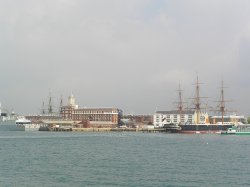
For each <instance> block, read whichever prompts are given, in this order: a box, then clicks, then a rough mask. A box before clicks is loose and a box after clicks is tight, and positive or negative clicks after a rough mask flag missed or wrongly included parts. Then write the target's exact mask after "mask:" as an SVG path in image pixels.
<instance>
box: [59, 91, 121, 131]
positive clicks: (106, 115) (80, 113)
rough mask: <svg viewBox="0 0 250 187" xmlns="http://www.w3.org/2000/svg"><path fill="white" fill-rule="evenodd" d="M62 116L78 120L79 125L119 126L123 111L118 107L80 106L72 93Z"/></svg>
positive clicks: (62, 111)
mask: <svg viewBox="0 0 250 187" xmlns="http://www.w3.org/2000/svg"><path fill="white" fill-rule="evenodd" d="M61 116H62V118H63V119H67V120H73V121H77V122H78V127H100V128H114V127H117V126H118V124H119V122H120V119H121V116H122V111H121V110H120V109H118V108H115V107H111V108H99V107H96V108H80V107H78V105H76V103H75V98H74V96H73V94H71V95H70V96H69V98H68V104H67V105H66V106H62V107H61Z"/></svg>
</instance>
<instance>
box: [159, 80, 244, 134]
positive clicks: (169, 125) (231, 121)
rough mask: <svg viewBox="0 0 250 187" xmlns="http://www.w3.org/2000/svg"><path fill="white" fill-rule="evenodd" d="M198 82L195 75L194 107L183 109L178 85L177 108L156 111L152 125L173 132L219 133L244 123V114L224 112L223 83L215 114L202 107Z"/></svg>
mask: <svg viewBox="0 0 250 187" xmlns="http://www.w3.org/2000/svg"><path fill="white" fill-rule="evenodd" d="M200 84H201V83H200V82H199V79H198V77H197V80H196V83H195V97H194V98H193V101H194V102H193V104H194V108H192V109H184V102H183V101H182V90H181V88H180V85H179V90H177V91H178V93H179V101H178V102H177V105H178V107H177V110H171V111H157V112H156V114H155V115H154V125H155V126H156V127H163V128H166V131H170V132H173V133H191V134H194V133H220V132H221V131H226V130H227V129H228V128H232V127H233V126H237V125H242V124H243V123H245V118H244V116H239V115H236V114H230V115H228V114H226V112H227V110H225V103H226V102H227V101H226V100H225V99H224V85H223V81H222V83H221V91H220V100H219V101H218V102H219V105H218V109H217V110H212V111H214V112H215V111H216V114H217V115H209V114H208V112H207V108H203V107H202V105H201V100H202V98H204V97H201V96H200Z"/></svg>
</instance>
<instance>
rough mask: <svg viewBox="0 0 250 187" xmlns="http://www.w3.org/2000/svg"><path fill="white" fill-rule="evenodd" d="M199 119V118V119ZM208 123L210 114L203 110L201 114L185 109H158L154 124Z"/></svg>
mask: <svg viewBox="0 0 250 187" xmlns="http://www.w3.org/2000/svg"><path fill="white" fill-rule="evenodd" d="M197 119H199V120H197ZM171 123H173V124H179V123H182V124H184V123H185V124H188V123H189V124H192V123H194V124H196V123H200V124H208V123H209V116H208V114H207V113H206V112H201V113H199V115H198V114H197V113H196V112H195V111H192V110H185V111H182V113H181V114H180V112H179V111H178V110H171V111H156V113H155V114H154V126H155V127H163V126H164V125H165V124H171Z"/></svg>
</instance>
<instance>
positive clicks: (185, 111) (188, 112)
mask: <svg viewBox="0 0 250 187" xmlns="http://www.w3.org/2000/svg"><path fill="white" fill-rule="evenodd" d="M179 113H180V112H179V111H178V110H169V111H156V114H179ZM182 114H194V111H192V110H183V111H182Z"/></svg>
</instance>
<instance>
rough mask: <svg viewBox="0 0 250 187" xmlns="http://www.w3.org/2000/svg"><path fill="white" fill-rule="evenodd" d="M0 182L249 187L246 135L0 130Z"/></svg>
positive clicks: (248, 141) (249, 140)
mask: <svg viewBox="0 0 250 187" xmlns="http://www.w3.org/2000/svg"><path fill="white" fill-rule="evenodd" d="M0 143H1V144H0V186H1V187H5V186H6V187H8V186H10V187H13V186H14V187H15V186H28V187H34V186H38V187H40V186H42V187H43V186H45V187H46V186H51V187H52V186H53V187H57V186H58V187H59V186H60V187H68V186H72V187H73V186H74V187H75V186H131V187H136V186H144V187H161V186H190V187H191V186H192V187H193V186H197V187H198V186H199V187H200V186H250V136H221V135H179V134H161V133H156V134H154V133H152V134H151V133H72V132H70V133H61V132H60V133H52V132H0Z"/></svg>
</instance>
